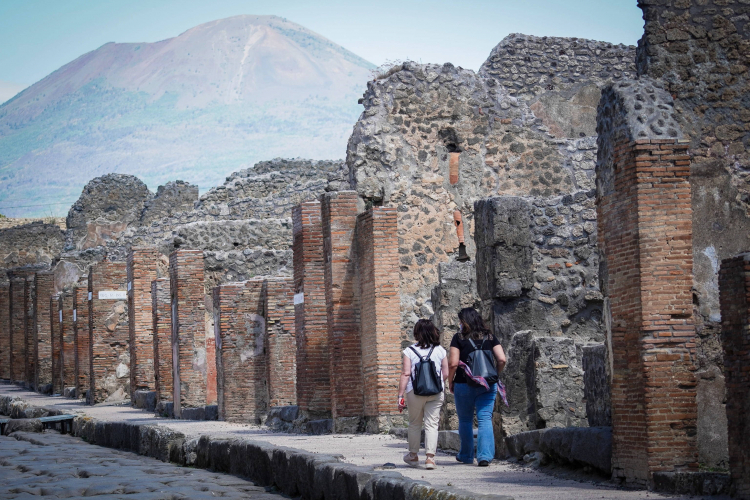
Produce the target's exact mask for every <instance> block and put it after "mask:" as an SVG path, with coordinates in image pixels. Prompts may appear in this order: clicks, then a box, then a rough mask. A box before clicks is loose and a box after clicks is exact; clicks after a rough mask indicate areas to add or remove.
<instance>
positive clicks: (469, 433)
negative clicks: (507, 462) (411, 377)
mask: <svg viewBox="0 0 750 500" xmlns="http://www.w3.org/2000/svg"><path fill="white" fill-rule="evenodd" d="M458 319H459V322H460V328H459V331H458V333H456V334H455V335H454V336H453V339H452V340H451V346H450V353H449V355H448V368H449V370H450V373H449V376H448V380H449V387H450V391H451V392H452V393H453V394H454V395H455V400H456V413H457V414H458V434H459V436H460V438H461V451H459V453H458V455H457V456H456V460H458V461H459V462H464V463H467V464H473V463H474V431H473V422H474V410H475V409H476V413H477V422H478V430H477V457H476V458H477V462H478V464H479V466H480V467H486V466H487V465H489V464H490V462H491V461H492V459H493V458H494V457H495V435H494V432H493V429H492V412H493V410H494V407H495V395H496V393H497V384H495V383H492V384H490V385H489V388H485V387H483V386H482V385H480V384H478V383H476V382H474V381H473V380H471V378H469V377H468V376H467V374H466V372H465V368H464V367H463V366H460V365H461V363H464V364H465V363H468V362H469V355H470V354H471V353H472V352H474V351H475V350H488V351H491V352H492V354H493V357H494V361H495V368H496V369H497V372H498V373H500V372H501V371H502V370H503V368H505V352H503V347H502V346H501V345H500V342H499V341H498V340H497V338H496V337H495V336H494V335H492V333H491V332H490V331H489V330H488V329H487V327H485V326H484V321H482V317H481V316H480V315H479V313H478V312H477V311H476V310H474V309H473V308H471V307H467V308H465V309H461V310H460V311H459V312H458Z"/></svg>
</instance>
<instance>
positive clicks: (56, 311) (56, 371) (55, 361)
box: [49, 294, 63, 394]
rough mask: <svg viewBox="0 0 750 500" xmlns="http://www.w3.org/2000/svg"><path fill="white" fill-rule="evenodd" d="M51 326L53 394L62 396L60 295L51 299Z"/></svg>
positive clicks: (55, 295)
mask: <svg viewBox="0 0 750 500" xmlns="http://www.w3.org/2000/svg"><path fill="white" fill-rule="evenodd" d="M49 324H50V332H49V335H50V351H51V352H52V362H51V363H50V368H51V369H52V374H51V376H52V394H62V385H63V384H62V379H61V378H60V374H61V373H62V370H61V369H60V347H61V342H60V325H61V324H62V320H61V319H60V295H59V294H54V295H51V296H50V298H49Z"/></svg>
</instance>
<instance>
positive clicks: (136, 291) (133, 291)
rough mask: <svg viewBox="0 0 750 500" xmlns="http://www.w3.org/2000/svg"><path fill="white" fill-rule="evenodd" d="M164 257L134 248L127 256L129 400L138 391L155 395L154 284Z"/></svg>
mask: <svg viewBox="0 0 750 500" xmlns="http://www.w3.org/2000/svg"><path fill="white" fill-rule="evenodd" d="M160 256H161V254H160V253H159V251H158V249H156V248H150V247H133V248H131V249H130V252H129V253H128V259H127V265H128V315H129V318H128V329H129V338H130V393H131V394H130V397H131V399H134V394H135V391H138V390H144V391H153V390H154V388H155V380H154V330H153V323H154V321H153V320H154V318H153V314H152V311H151V308H152V306H153V303H152V300H151V283H152V282H153V281H154V280H155V279H156V278H157V264H158V262H159V257H160Z"/></svg>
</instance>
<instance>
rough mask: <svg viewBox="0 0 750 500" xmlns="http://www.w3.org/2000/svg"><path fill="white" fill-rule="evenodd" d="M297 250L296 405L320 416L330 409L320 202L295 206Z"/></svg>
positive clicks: (294, 241) (293, 245) (325, 414)
mask: <svg viewBox="0 0 750 500" xmlns="http://www.w3.org/2000/svg"><path fill="white" fill-rule="evenodd" d="M292 226H293V244H292V250H293V252H294V293H295V295H294V316H295V323H294V327H295V331H296V335H297V404H298V405H299V407H300V409H301V410H303V411H305V412H309V413H312V414H318V415H320V416H328V415H330V412H331V384H330V381H331V379H330V367H329V355H328V317H327V314H326V299H325V278H324V275H325V273H324V264H323V232H322V227H321V218H320V202H318V201H310V202H305V203H301V204H299V205H297V206H295V207H294V208H293V209H292Z"/></svg>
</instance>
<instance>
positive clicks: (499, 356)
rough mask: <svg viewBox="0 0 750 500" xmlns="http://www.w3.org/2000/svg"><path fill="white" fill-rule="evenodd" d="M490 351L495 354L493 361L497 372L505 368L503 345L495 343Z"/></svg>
mask: <svg viewBox="0 0 750 500" xmlns="http://www.w3.org/2000/svg"><path fill="white" fill-rule="evenodd" d="M492 353H493V354H494V355H495V361H497V373H500V372H501V371H503V370H504V369H505V363H506V359H505V351H503V346H501V345H500V344H498V345H496V346H495V347H493V348H492Z"/></svg>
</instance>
